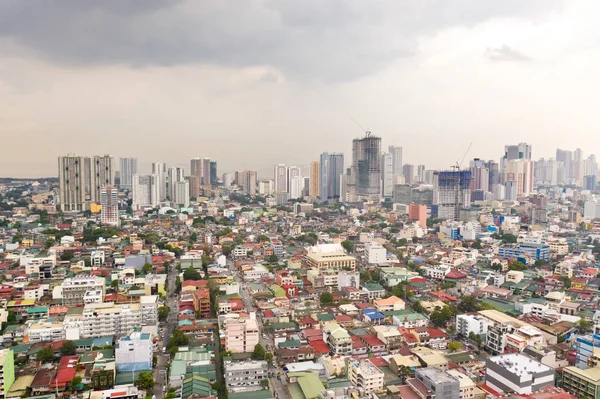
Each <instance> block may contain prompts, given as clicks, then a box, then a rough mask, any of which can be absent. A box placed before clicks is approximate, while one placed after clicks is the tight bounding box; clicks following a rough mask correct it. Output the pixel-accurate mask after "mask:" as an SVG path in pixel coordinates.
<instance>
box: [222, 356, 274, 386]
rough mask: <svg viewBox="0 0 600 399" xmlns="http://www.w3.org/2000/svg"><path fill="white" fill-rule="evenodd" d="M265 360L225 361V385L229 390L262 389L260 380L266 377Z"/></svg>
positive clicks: (266, 366) (266, 365) (266, 367)
mask: <svg viewBox="0 0 600 399" xmlns="http://www.w3.org/2000/svg"><path fill="white" fill-rule="evenodd" d="M268 369H269V366H268V364H267V362H266V361H264V360H260V361H256V360H247V361H243V362H234V361H226V362H225V365H224V370H225V371H224V378H225V385H226V387H227V390H228V391H229V392H249V391H258V390H260V389H262V387H261V381H262V380H264V379H267V378H268Z"/></svg>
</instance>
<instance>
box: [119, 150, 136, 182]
mask: <svg viewBox="0 0 600 399" xmlns="http://www.w3.org/2000/svg"><path fill="white" fill-rule="evenodd" d="M120 167H121V168H120V169H119V171H120V172H121V183H120V187H121V189H123V190H131V185H132V184H133V175H134V174H136V173H137V158H121V159H120Z"/></svg>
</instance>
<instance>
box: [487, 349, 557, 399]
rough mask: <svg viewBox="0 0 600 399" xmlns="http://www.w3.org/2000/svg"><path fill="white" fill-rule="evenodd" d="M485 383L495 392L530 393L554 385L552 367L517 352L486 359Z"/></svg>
mask: <svg viewBox="0 0 600 399" xmlns="http://www.w3.org/2000/svg"><path fill="white" fill-rule="evenodd" d="M485 364H486V385H488V386H489V387H490V388H492V389H494V390H496V391H497V392H505V393H509V392H510V393H512V392H514V393H516V394H520V395H523V394H531V393H534V392H537V391H539V390H540V389H542V388H544V387H547V386H553V385H554V369H553V368H551V367H548V366H546V365H544V364H542V363H540V362H538V361H536V360H533V359H531V358H528V357H526V356H523V355H521V354H518V353H513V354H508V355H500V356H494V357H489V358H487V359H486V362H485Z"/></svg>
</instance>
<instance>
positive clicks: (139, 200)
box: [131, 174, 160, 210]
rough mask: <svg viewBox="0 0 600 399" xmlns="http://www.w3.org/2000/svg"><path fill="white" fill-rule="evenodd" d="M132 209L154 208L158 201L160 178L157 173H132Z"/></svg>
mask: <svg viewBox="0 0 600 399" xmlns="http://www.w3.org/2000/svg"><path fill="white" fill-rule="evenodd" d="M132 192H133V201H132V204H131V206H132V208H133V209H134V210H143V209H147V208H154V207H156V206H157V205H158V204H159V202H160V179H159V177H158V175H137V174H136V175H133V187H132Z"/></svg>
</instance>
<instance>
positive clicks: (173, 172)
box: [167, 167, 189, 201]
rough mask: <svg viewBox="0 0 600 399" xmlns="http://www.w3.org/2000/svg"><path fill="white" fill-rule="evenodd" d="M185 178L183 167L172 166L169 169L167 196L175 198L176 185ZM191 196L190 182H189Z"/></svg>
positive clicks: (170, 198) (171, 198)
mask: <svg viewBox="0 0 600 399" xmlns="http://www.w3.org/2000/svg"><path fill="white" fill-rule="evenodd" d="M184 180H185V176H184V173H183V168H178V167H171V168H169V170H168V171H167V198H168V199H169V200H171V201H173V200H174V199H175V185H176V183H181V182H183V181H184ZM188 196H189V183H188Z"/></svg>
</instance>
